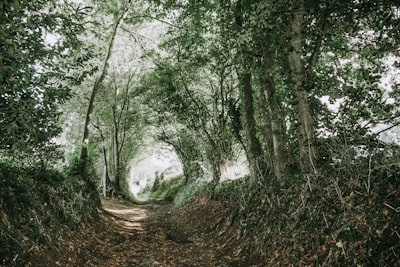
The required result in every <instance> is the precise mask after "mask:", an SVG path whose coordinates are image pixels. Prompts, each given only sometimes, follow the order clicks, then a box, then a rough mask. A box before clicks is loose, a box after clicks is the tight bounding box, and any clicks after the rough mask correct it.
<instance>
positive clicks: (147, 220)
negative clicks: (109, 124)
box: [56, 199, 239, 267]
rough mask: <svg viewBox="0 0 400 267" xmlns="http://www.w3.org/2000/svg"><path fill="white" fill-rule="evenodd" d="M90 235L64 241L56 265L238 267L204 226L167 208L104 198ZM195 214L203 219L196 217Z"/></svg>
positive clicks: (179, 211)
mask: <svg viewBox="0 0 400 267" xmlns="http://www.w3.org/2000/svg"><path fill="white" fill-rule="evenodd" d="M102 203H103V207H104V211H103V212H102V213H101V216H100V221H99V224H98V226H97V227H95V228H94V229H96V230H93V231H92V232H93V233H92V234H90V235H88V234H87V233H85V234H83V235H84V237H82V238H81V239H82V240H71V241H69V242H66V243H65V246H66V250H67V253H64V255H63V257H62V259H60V260H59V261H57V262H56V265H58V266H107V267H110V266H148V267H155V266H166V267H170V266H171V267H173V266H179V267H184V266H191V267H193V266H202V267H204V266H239V265H237V264H235V259H234V257H233V256H232V255H230V254H232V253H231V252H229V251H227V250H226V249H222V245H221V244H220V242H219V240H218V237H216V238H215V237H213V236H210V235H209V233H211V230H213V224H210V225H202V224H199V222H196V221H195V219H193V218H191V216H190V215H189V214H188V213H187V211H184V210H183V209H179V208H176V207H174V206H173V205H171V204H163V205H133V204H130V203H128V202H124V201H120V200H115V199H103V200H102ZM199 216H202V215H201V214H199Z"/></svg>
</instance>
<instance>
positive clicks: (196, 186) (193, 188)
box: [174, 181, 207, 206]
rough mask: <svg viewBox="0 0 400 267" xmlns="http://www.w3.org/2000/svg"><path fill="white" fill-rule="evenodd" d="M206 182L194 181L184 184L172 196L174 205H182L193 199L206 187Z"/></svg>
mask: <svg viewBox="0 0 400 267" xmlns="http://www.w3.org/2000/svg"><path fill="white" fill-rule="evenodd" d="M206 186H207V183H206V182H200V181H195V182H192V183H187V184H184V185H183V186H182V187H181V188H180V189H179V191H178V192H176V195H175V197H174V203H175V205H176V206H183V205H185V204H187V203H189V202H191V201H193V200H194V199H195V197H196V196H197V195H198V194H200V193H201V192H202V191H204V189H205V188H206Z"/></svg>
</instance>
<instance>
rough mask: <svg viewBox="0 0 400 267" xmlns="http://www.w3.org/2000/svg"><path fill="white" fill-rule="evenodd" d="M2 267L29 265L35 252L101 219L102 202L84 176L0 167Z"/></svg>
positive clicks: (7, 166) (36, 169) (40, 169)
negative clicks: (26, 262) (71, 230)
mask: <svg viewBox="0 0 400 267" xmlns="http://www.w3.org/2000/svg"><path fill="white" fill-rule="evenodd" d="M0 187H1V190H0V226H1V227H0V229H1V230H0V246H1V248H2V249H1V251H0V264H1V265H5V266H23V265H24V262H25V261H26V260H28V258H29V257H30V256H31V255H32V250H33V251H41V250H43V249H45V248H46V247H47V248H48V247H54V246H58V245H60V244H59V243H58V242H59V241H60V240H61V238H62V235H63V234H64V233H65V231H66V230H67V229H68V228H69V229H76V228H77V227H78V226H80V225H81V224H82V223H83V222H85V221H88V220H90V219H92V218H93V217H94V216H96V214H97V208H98V205H99V203H98V202H97V201H96V198H95V196H94V195H93V192H92V191H91V188H90V186H88V184H87V183H86V182H85V181H83V180H82V179H81V177H79V176H73V175H64V174H62V173H60V172H58V171H55V170H43V169H42V168H35V167H28V168H25V167H20V166H15V165H12V164H10V163H0Z"/></svg>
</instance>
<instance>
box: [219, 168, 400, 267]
mask: <svg viewBox="0 0 400 267" xmlns="http://www.w3.org/2000/svg"><path fill="white" fill-rule="evenodd" d="M399 173H400V170H399V169H398V167H397V170H394V169H393V168H391V169H390V172H388V171H387V170H385V171H384V172H383V171H376V172H374V173H372V174H371V173H370V175H369V176H368V175H367V176H358V177H349V178H345V177H343V176H342V177H338V176H328V175H326V176H316V177H310V176H305V177H304V178H303V179H300V180H297V181H294V182H293V183H292V185H291V186H289V187H287V188H278V187H275V186H265V185H264V184H263V183H262V182H261V181H260V182H259V183H256V184H253V185H249V181H248V180H237V181H232V182H226V183H224V184H222V185H220V186H218V187H217V188H216V190H215V191H214V192H213V195H214V199H217V200H218V201H220V202H221V203H223V205H224V206H225V207H226V208H227V209H228V210H231V211H232V215H231V217H230V218H229V220H232V221H234V225H236V226H235V227H237V228H238V229H240V231H237V236H236V238H233V239H232V240H235V241H234V242H237V240H241V242H240V243H241V246H247V250H246V249H243V250H241V253H243V254H244V253H248V254H249V253H250V254H254V255H262V256H263V257H264V258H265V259H266V261H267V262H266V263H265V264H266V265H267V266H388V267H389V266H400V261H399V258H400V257H399V255H400V225H399V222H400V190H399V188H400V176H399Z"/></svg>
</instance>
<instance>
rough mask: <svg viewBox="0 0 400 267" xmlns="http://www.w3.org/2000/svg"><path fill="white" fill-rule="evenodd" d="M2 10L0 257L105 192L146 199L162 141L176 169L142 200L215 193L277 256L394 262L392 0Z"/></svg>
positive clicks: (399, 250) (85, 211) (245, 232)
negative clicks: (147, 169) (153, 153)
mask: <svg viewBox="0 0 400 267" xmlns="http://www.w3.org/2000/svg"><path fill="white" fill-rule="evenodd" d="M0 18H1V19H0V48H1V49H0V51H1V53H0V62H1V64H0V179H1V180H0V226H1V227H0V228H1V230H0V265H2V264H3V265H4V266H20V265H19V264H24V263H25V261H29V255H30V254H31V251H30V250H29V249H30V248H32V247H35V248H37V250H38V251H40V250H45V249H47V248H48V247H51V246H53V245H54V244H55V243H56V240H57V239H58V236H62V235H63V234H64V232H66V231H67V230H66V229H70V230H72V231H77V230H78V229H79V228H80V227H81V225H83V224H84V223H87V222H90V221H92V220H95V218H96V217H97V212H98V208H99V207H100V205H101V204H100V198H101V196H104V197H105V196H108V197H110V196H114V197H122V198H125V199H130V200H132V201H137V198H135V195H134V194H133V193H132V191H131V190H130V188H131V187H130V179H131V177H130V173H131V168H132V166H131V162H132V160H133V159H135V158H137V157H138V155H140V152H141V151H143V149H144V147H146V146H152V145H153V144H155V143H158V144H164V145H166V146H168V147H169V149H170V150H172V151H173V152H174V153H176V156H177V158H178V161H179V164H180V166H181V167H182V173H180V174H179V175H177V177H172V178H171V177H169V180H170V182H168V181H167V180H168V179H164V178H165V177H166V176H167V173H166V172H165V173H164V172H160V173H158V172H157V174H156V177H155V180H153V181H151V183H152V184H151V185H147V188H146V189H144V190H147V191H149V192H150V193H149V196H150V197H149V201H151V200H152V199H153V200H154V199H156V198H157V199H159V198H160V196H163V197H164V198H165V199H167V200H172V201H173V200H174V198H175V200H176V199H179V201H175V204H177V205H185V204H186V205H187V204H188V203H190V202H191V201H192V200H194V199H195V198H196V197H197V196H199V195H200V194H206V195H207V196H208V197H209V198H212V199H214V200H216V201H219V202H220V203H222V205H223V206H224V207H226V208H227V209H228V210H230V216H228V217H227V219H226V220H230V221H231V223H230V224H231V227H235V229H236V228H237V229H239V230H238V237H237V240H239V241H237V242H242V243H243V244H244V243H246V242H247V243H246V244H249V246H251V247H252V248H253V249H254V253H258V254H257V255H261V256H262V257H264V258H263V259H264V260H265V259H267V262H269V263H271V262H274V261H273V259H274V255H275V254H274V253H275V252H279V253H280V254H282V255H285V260H283V259H281V261H278V259H276V261H275V263H278V265H280V264H282V265H283V264H286V265H287V264H289V263H298V262H299V259H300V258H304V255H306V254H307V255H310V256H309V257H308V258H307V259H308V260H310V262H309V263H308V264H310V265H309V266H323V265H324V264H325V265H327V266H344V265H348V266H394V265H395V264H399V262H398V260H397V259H398V258H399V254H400V245H399V244H400V234H399V233H400V226H399V224H398V223H399V221H400V210H399V209H400V191H399V188H400V154H399V153H400V147H399V146H400V133H399V131H400V126H399V125H400V108H399V105H398V103H399V102H400V90H399V84H400V79H399V77H400V71H399V66H400V54H399V53H400V49H399V47H400V5H399V3H398V2H397V1H394V0H379V1H370V0H360V1H356V0H349V1H328V0H318V1H308V0H270V1H262V0H196V1H194V0H193V1H192V0H187V1H185V0H181V1H173V0H163V1H160V0H152V1H140V0H137V1H134V0H132V1H131V0H129V1H128V0H112V1H100V0H51V1H44V0H33V1H32V0H31V1H27V0H18V1H16V0H0ZM149 140H151V141H149ZM239 159H242V160H239ZM229 164H236V165H240V167H243V168H244V169H245V170H246V172H245V174H244V175H242V176H240V177H237V176H235V175H231V176H230V177H228V178H229V179H226V175H225V174H224V173H225V171H226V168H227V166H228V165H229ZM171 188H174V190H171ZM152 196H153V198H152ZM166 196H167V197H166ZM212 224H213V223H212V222H210V225H212ZM60 228H62V229H65V230H63V231H59V229H60ZM288 247H290V249H289V248H288ZM35 250H36V249H35ZM267 250H268V251H269V252H266V251H267ZM27 251H28V252H27ZM16 255H20V256H16ZM303 263H304V262H303ZM266 264H267V263H266ZM304 264H306V263H304ZM267 265H268V264H267ZM21 266H22V265H21ZM302 266H303V265H302ZM304 266H307V265H304Z"/></svg>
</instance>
